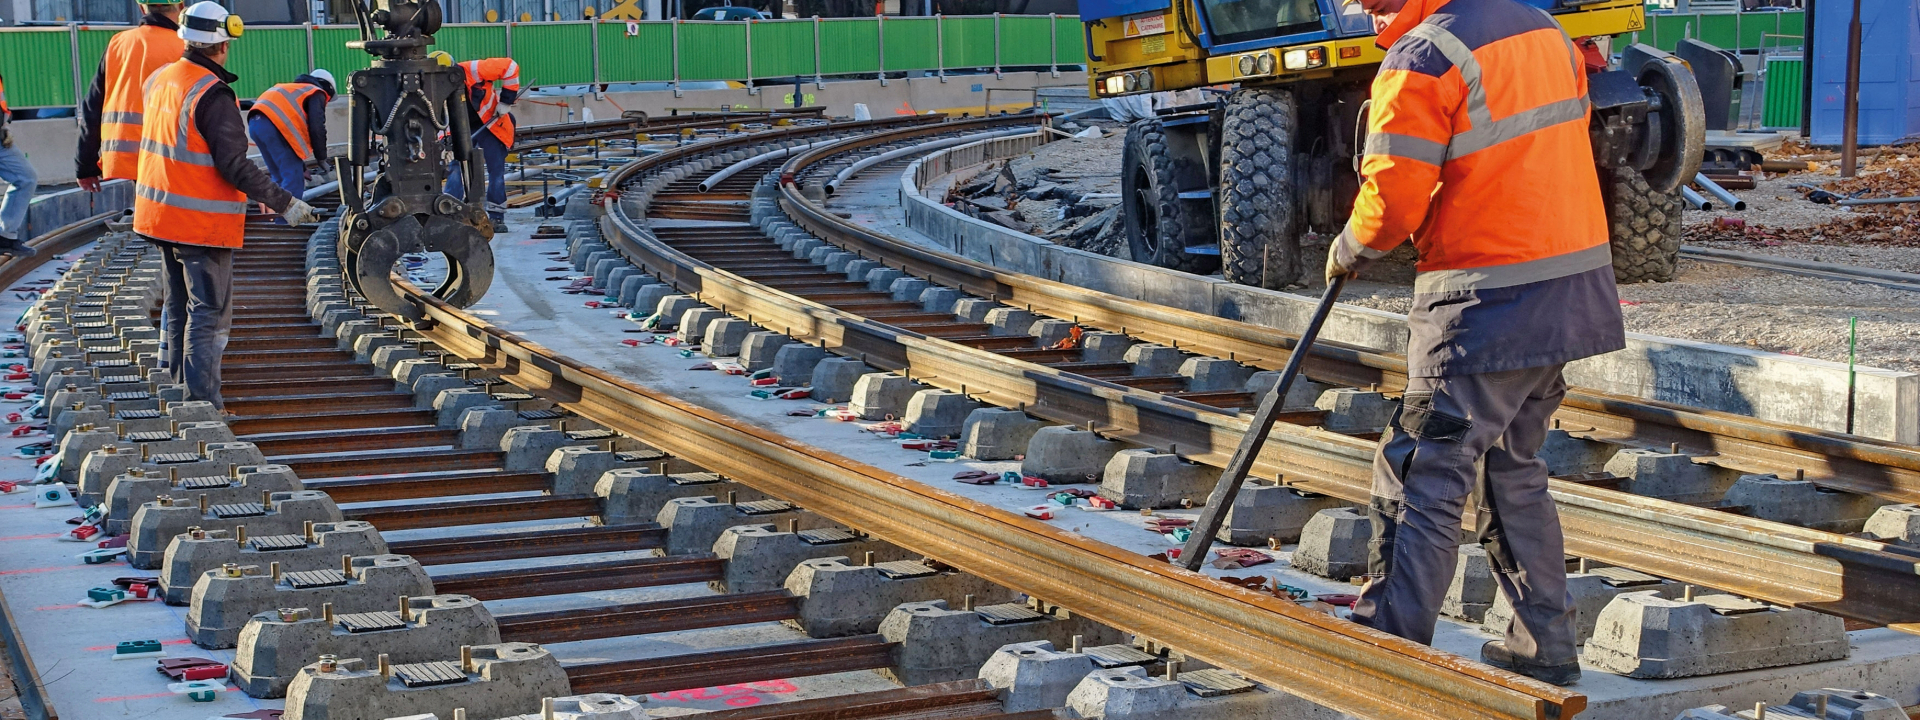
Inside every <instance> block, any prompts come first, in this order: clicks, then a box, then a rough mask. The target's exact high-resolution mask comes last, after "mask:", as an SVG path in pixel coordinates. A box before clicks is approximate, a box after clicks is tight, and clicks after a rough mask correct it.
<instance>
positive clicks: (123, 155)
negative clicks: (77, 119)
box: [100, 25, 187, 180]
mask: <svg viewBox="0 0 1920 720" xmlns="http://www.w3.org/2000/svg"><path fill="white" fill-rule="evenodd" d="M186 51H187V41H185V40H181V39H180V36H179V35H178V34H176V33H175V32H174V31H172V30H168V29H166V28H162V27H158V26H155V25H141V26H140V27H137V28H134V29H132V30H127V31H124V32H120V33H116V34H114V36H113V38H112V39H110V40H108V41H107V56H106V58H105V59H103V60H101V61H100V63H101V67H102V68H103V72H104V74H105V80H106V83H105V88H106V100H105V102H104V103H102V104H101V107H100V173H101V175H102V176H103V177H105V178H107V179H113V178H120V179H123V180H132V179H135V178H136V177H139V173H140V166H139V164H138V163H139V157H140V125H141V122H140V120H141V116H142V111H143V108H144V103H143V99H142V94H141V88H142V84H143V83H145V82H146V81H147V78H148V77H151V76H152V75H153V73H154V71H155V70H159V69H160V68H162V67H165V66H166V65H167V64H168V63H171V62H173V61H175V60H179V59H180V56H181V55H182V54H184V53H185V52H186Z"/></svg>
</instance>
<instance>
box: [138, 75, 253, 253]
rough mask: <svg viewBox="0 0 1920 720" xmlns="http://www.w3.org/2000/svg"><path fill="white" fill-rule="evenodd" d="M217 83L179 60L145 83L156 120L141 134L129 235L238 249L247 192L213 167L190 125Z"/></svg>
mask: <svg viewBox="0 0 1920 720" xmlns="http://www.w3.org/2000/svg"><path fill="white" fill-rule="evenodd" d="M219 82H220V78H219V77H217V76H215V75H214V74H213V72H212V71H211V70H208V69H206V68H204V67H200V66H199V65H196V64H194V63H193V61H191V60H185V59H182V60H178V61H176V62H174V63H173V64H172V65H168V66H166V67H165V68H161V70H160V71H159V72H156V73H154V74H153V77H152V78H151V79H149V80H148V81H147V85H146V91H145V96H146V99H147V104H146V108H145V110H146V115H147V117H150V118H155V119H156V121H155V122H150V123H147V124H146V127H145V129H144V130H143V131H142V133H141V136H140V178H139V180H138V181H137V184H136V185H135V186H134V191H133V192H134V197H133V229H134V231H135V232H138V233H140V234H142V235H145V236H147V237H151V238H157V239H160V240H169V241H172V242H177V243H183V244H187V245H207V246H211V247H224V248H237V247H240V245H241V233H242V232H243V231H245V229H246V222H247V195H246V193H243V192H240V189H239V188H236V187H234V186H233V183H230V182H227V179H226V178H225V177H223V176H221V175H220V169H219V168H216V167H214V165H213V152H212V148H211V147H210V146H208V145H207V139H206V138H204V137H201V136H200V128H199V127H198V126H197V125H196V124H195V122H194V109H195V108H196V107H198V106H199V104H200V98H201V97H202V96H205V95H206V94H207V91H208V90H211V89H213V87H214V86H215V85H217V84H219Z"/></svg>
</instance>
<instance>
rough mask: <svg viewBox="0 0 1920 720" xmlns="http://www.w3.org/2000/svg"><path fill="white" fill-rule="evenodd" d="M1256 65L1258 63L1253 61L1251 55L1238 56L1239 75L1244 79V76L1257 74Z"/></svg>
mask: <svg viewBox="0 0 1920 720" xmlns="http://www.w3.org/2000/svg"><path fill="white" fill-rule="evenodd" d="M1257 64H1258V63H1256V62H1255V61H1254V59H1253V56H1252V55H1241V56H1240V75H1241V76H1242V77H1244V76H1247V75H1252V74H1254V73H1256V72H1259V70H1257V69H1256V67H1255V66H1256V65H1257Z"/></svg>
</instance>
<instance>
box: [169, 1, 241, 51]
mask: <svg viewBox="0 0 1920 720" xmlns="http://www.w3.org/2000/svg"><path fill="white" fill-rule="evenodd" d="M244 29H245V26H244V24H243V23H241V22H240V16H239V15H235V14H233V13H229V12H227V9H226V8H224V7H221V6H220V3H217V2H214V1H213V0H201V1H200V2H197V3H194V4H193V5H192V6H190V7H188V8H187V10H186V12H183V13H180V39H182V40H185V41H187V42H190V43H198V44H201V45H218V44H220V43H223V42H226V41H228V40H232V39H234V38H237V37H240V33H241V32H242V30H244Z"/></svg>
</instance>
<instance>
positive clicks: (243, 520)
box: [127, 490, 344, 570]
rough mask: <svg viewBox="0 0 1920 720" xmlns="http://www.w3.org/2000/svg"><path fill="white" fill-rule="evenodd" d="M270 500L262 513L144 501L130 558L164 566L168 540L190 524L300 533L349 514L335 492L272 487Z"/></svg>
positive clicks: (258, 533)
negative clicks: (310, 525)
mask: <svg viewBox="0 0 1920 720" xmlns="http://www.w3.org/2000/svg"><path fill="white" fill-rule="evenodd" d="M254 502H256V503H257V502H259V500H258V499H256V500H254ZM269 504H270V505H271V507H268V508H266V512H264V513H261V514H255V513H254V512H253V511H252V510H250V509H248V508H232V509H231V511H230V510H229V509H228V508H222V507H219V506H211V507H209V508H208V511H207V512H205V513H203V512H201V511H200V507H199V506H198V505H195V504H181V503H171V504H164V505H163V504H161V503H160V502H158V501H155V502H150V503H147V504H144V505H141V506H140V509H139V510H137V511H135V512H134V514H133V524H132V526H131V527H130V528H129V529H128V532H127V563H128V564H129V565H132V566H134V567H136V568H139V569H142V570H152V569H157V568H159V567H161V565H162V563H164V562H165V560H166V552H167V546H168V545H170V544H171V543H172V542H173V539H174V538H175V537H177V536H179V535H181V534H182V533H185V532H187V528H189V527H198V528H200V529H201V530H203V531H206V532H209V533H211V532H215V531H226V532H232V531H233V529H234V528H235V527H239V526H243V525H244V526H246V528H247V534H248V535H249V536H251V537H262V536H266V535H300V534H304V533H305V532H306V524H307V523H308V522H313V523H337V522H340V521H342V520H343V519H344V518H342V517H341V516H340V507H339V506H338V505H335V504H334V502H333V498H330V497H327V494H326V493H323V492H318V491H314V490H296V491H292V492H277V493H273V494H272V496H271V502H270V503H269Z"/></svg>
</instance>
